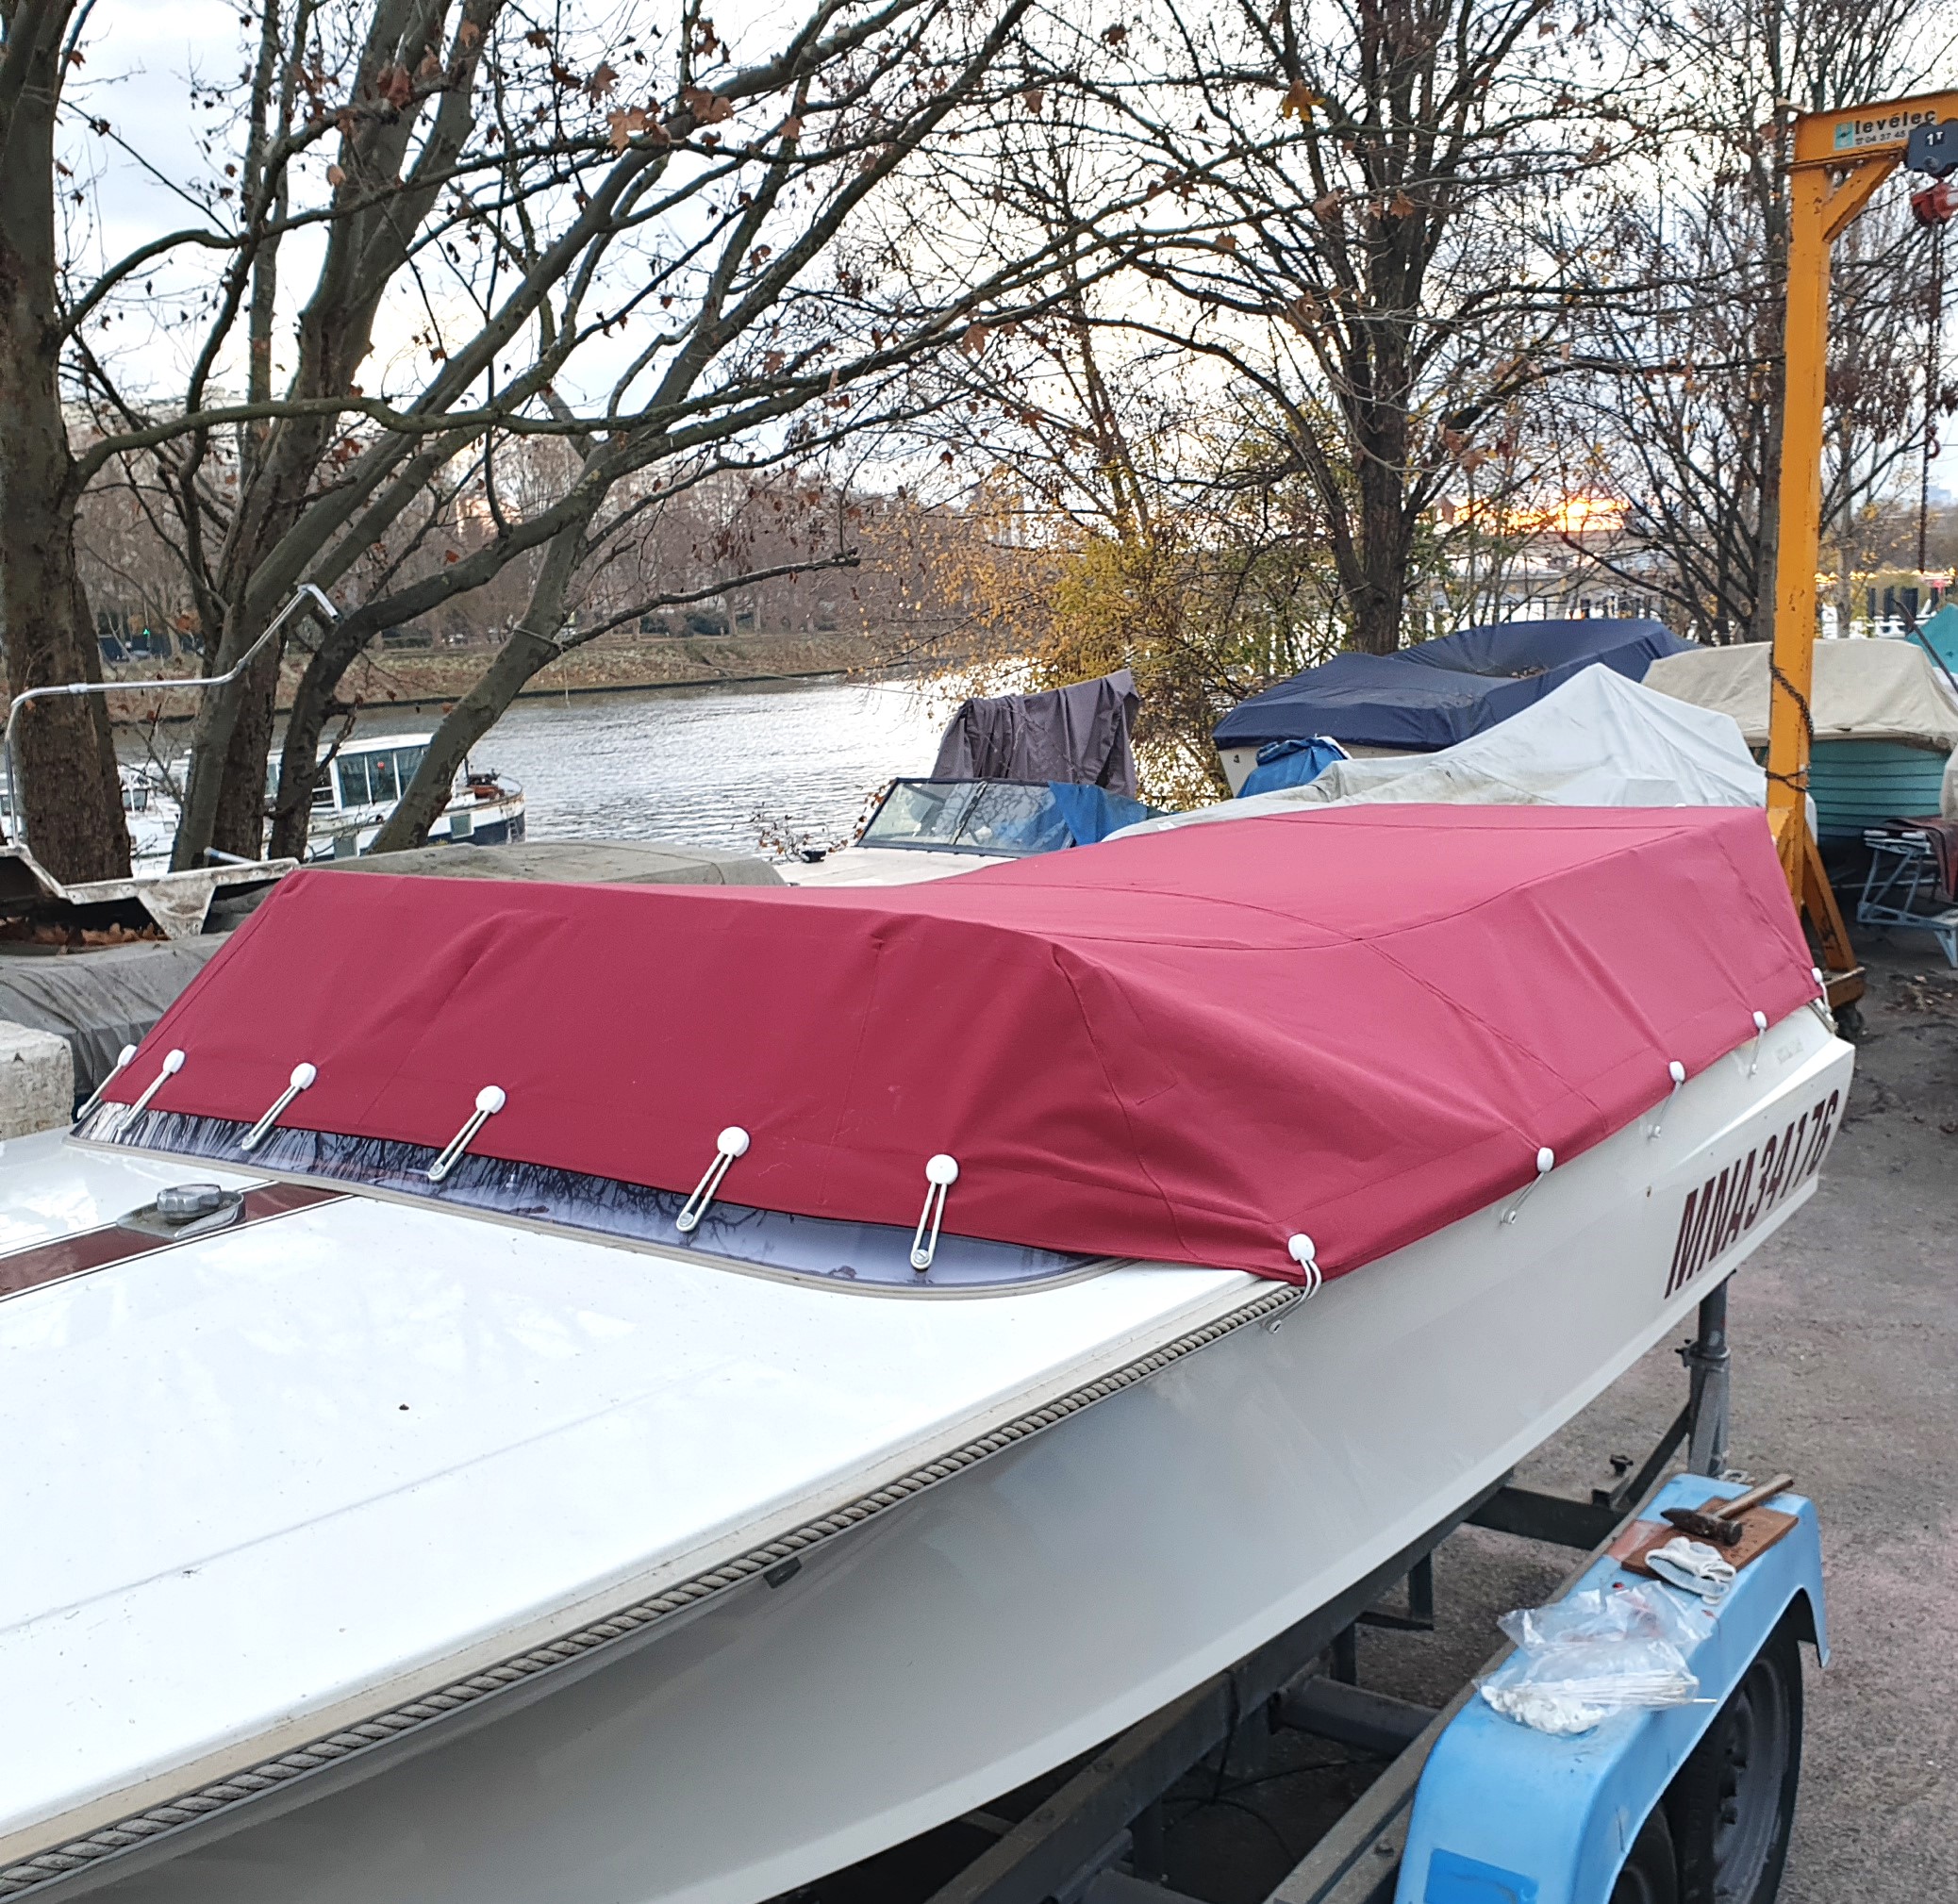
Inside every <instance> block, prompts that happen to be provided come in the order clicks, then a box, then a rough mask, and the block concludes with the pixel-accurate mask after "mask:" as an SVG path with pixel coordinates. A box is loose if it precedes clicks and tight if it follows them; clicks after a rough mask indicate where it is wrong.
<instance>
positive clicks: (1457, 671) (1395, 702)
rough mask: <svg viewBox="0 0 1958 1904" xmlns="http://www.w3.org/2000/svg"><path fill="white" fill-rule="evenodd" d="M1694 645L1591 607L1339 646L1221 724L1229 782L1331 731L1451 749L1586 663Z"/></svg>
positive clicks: (1630, 666)
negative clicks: (1287, 744) (1584, 613)
mask: <svg viewBox="0 0 1958 1904" xmlns="http://www.w3.org/2000/svg"><path fill="white" fill-rule="evenodd" d="M1690 646H1691V644H1690V643H1689V642H1685V641H1683V640H1681V639H1680V637H1678V636H1677V635H1674V634H1673V633H1671V632H1670V630H1668V629H1667V628H1666V627H1664V626H1663V625H1661V624H1660V623H1659V622H1657V621H1629V620H1627V621H1621V620H1616V619H1607V618H1605V617H1593V618H1591V619H1589V620H1586V621H1499V622H1493V623H1491V624H1490V625H1489V626H1487V627H1483V628H1465V629H1463V630H1462V631H1461V632H1460V633H1459V634H1455V635H1443V636H1440V637H1436V638H1435V640H1433V641H1419V642H1417V643H1416V644H1415V645H1414V646H1413V647H1411V648H1403V649H1402V650H1401V651H1400V652H1399V653H1398V654H1336V655H1335V656H1334V657H1333V658H1332V660H1330V661H1327V662H1324V663H1322V664H1321V665H1320V666H1319V667H1317V668H1308V669H1306V670H1305V671H1303V673H1300V674H1295V675H1293V676H1292V678H1291V679H1290V680H1289V681H1281V682H1280V683H1279V684H1278V685H1277V686H1276V687H1268V688H1266V689H1265V691H1264V692H1263V693H1262V694H1253V696H1252V697H1251V699H1250V700H1248V701H1245V702H1242V703H1240V704H1238V705H1237V706H1236V707H1234V708H1232V709H1231V711H1230V712H1229V713H1228V714H1226V715H1225V716H1224V718H1223V719H1222V720H1220V721H1219V722H1218V724H1217V729H1216V734H1215V739H1216V742H1217V749H1218V753H1219V754H1220V756H1221V757H1222V760H1223V766H1224V775H1225V778H1226V779H1227V780H1228V781H1229V782H1230V786H1231V791H1232V792H1234V793H1235V792H1236V790H1237V789H1238V788H1239V787H1240V786H1243V785H1244V782H1245V780H1246V778H1247V777H1248V776H1249V775H1250V773H1251V772H1252V770H1253V768H1254V767H1255V766H1256V765H1257V764H1258V755H1259V753H1261V752H1262V751H1263V750H1264V749H1265V748H1267V747H1269V746H1273V745H1275V744H1277V743H1280V742H1283V741H1287V740H1306V739H1311V738H1313V737H1317V736H1324V737H1328V738H1330V739H1333V740H1336V741H1337V742H1338V743H1339V744H1340V746H1342V747H1343V748H1345V749H1346V750H1347V751H1348V752H1352V751H1353V750H1355V749H1359V750H1363V751H1365V752H1369V753H1432V752H1434V751H1435V749H1436V748H1442V747H1452V746H1453V745H1454V744H1455V743H1456V742H1458V741H1462V740H1466V739H1468V737H1469V736H1470V735H1471V734H1480V733H1482V732H1484V731H1485V729H1487V728H1490V727H1493V726H1495V725H1496V724H1497V723H1498V722H1499V721H1502V720H1508V719H1509V717H1510V716H1511V715H1513V714H1516V713H1517V712H1518V711H1519V710H1520V709H1522V708H1525V707H1528V706H1530V705H1531V704H1533V703H1534V702H1536V701H1540V700H1541V699H1542V698H1543V697H1544V696H1545V695H1546V694H1549V693H1551V692H1552V691H1553V690H1555V689H1556V688H1557V687H1561V686H1562V685H1563V684H1564V683H1565V682H1566V681H1568V680H1569V679H1570V678H1571V677H1572V676H1573V675H1575V674H1577V673H1578V672H1580V671H1582V670H1584V669H1586V668H1591V667H1598V666H1602V667H1605V668H1609V669H1611V670H1613V671H1615V672H1617V673H1619V674H1622V675H1624V676H1626V677H1627V679H1629V680H1633V681H1637V680H1641V679H1642V678H1643V677H1644V675H1645V671H1646V670H1647V669H1648V668H1649V667H1651V664H1652V662H1653V661H1655V660H1657V659H1658V658H1659V657H1661V656H1662V655H1667V654H1680V653H1682V652H1684V650H1686V649H1687V648H1689V647H1690Z"/></svg>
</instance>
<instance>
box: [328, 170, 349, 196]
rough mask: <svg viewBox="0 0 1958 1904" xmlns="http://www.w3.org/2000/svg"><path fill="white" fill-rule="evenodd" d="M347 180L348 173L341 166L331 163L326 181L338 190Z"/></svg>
mask: <svg viewBox="0 0 1958 1904" xmlns="http://www.w3.org/2000/svg"><path fill="white" fill-rule="evenodd" d="M346 182H347V175H346V174H345V173H343V172H342V171H341V170H340V167H339V166H337V165H329V166H328V167H327V168H326V183H327V184H328V185H330V186H332V187H333V188H334V190H336V191H337V190H339V189H340V187H341V186H343V185H344V184H345V183H346Z"/></svg>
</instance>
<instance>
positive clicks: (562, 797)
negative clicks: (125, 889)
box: [357, 681, 950, 853]
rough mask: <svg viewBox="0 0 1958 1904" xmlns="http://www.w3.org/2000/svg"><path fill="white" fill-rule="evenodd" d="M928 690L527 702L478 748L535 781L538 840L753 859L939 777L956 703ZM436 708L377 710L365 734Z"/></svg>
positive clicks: (530, 825)
mask: <svg viewBox="0 0 1958 1904" xmlns="http://www.w3.org/2000/svg"><path fill="white" fill-rule="evenodd" d="M929 695H930V689H929V687H928V686H918V687H914V686H911V685H909V684H904V683H859V682H838V681H821V682H798V683H795V684H792V685H787V686H783V687H746V688H682V689H672V690H666V691H662V692H658V693H651V694H586V695H566V696H562V697H557V698H550V699H545V698H539V699H537V700H532V701H520V702H518V703H517V704H515V705H514V706H512V707H511V708H510V709H509V711H508V712H507V713H506V714H505V715H504V717H503V719H502V720H499V721H498V722H497V723H496V725H495V727H494V728H492V729H491V730H490V732H489V736H488V737H486V738H485V739H484V740H483V741H482V743H481V744H480V745H479V746H477V747H476V748H475V749H474V750H473V753H472V754H471V756H470V757H471V760H472V762H473V764H474V765H475V766H477V767H490V768H494V769H495V770H497V771H498V772H500V773H505V774H507V775H508V776H509V777H510V778H511V779H513V780H516V781H518V782H520V783H521V784H522V786H523V793H524V800H525V807H526V823H527V829H528V831H527V836H528V837H529V838H531V839H567V838H579V839H660V840H674V841H678V842H680V843H682V844H685V845H689V846H705V847H714V848H718V849H720V850H722V851H733V852H747V853H752V852H754V851H755V849H756V846H757V844H758V843H759V842H760V841H761V839H762V837H763V836H764V834H767V835H769V836H772V838H774V839H776V840H780V839H783V838H785V837H787V838H790V839H802V838H807V839H810V840H812V841H815V842H817V843H822V844H826V843H828V842H830V841H832V840H835V839H839V838H842V837H843V836H846V835H847V834H848V833H849V832H850V831H851V830H852V829H853V828H854V827H855V823H856V821H857V819H858V818H859V816H860V815H861V813H862V811H863V807H864V803H865V801H866V800H867V799H868V797H869V796H870V795H871V793H872V792H874V791H875V789H876V788H877V787H879V786H882V785H883V783H884V782H885V781H887V780H888V779H889V778H890V777H891V776H892V775H893V774H898V773H926V772H929V771H930V770H931V765H932V760H933V758H934V756H935V755H936V753H938V734H939V731H940V729H941V728H942V726H943V724H944V721H945V720H946V719H947V717H948V715H949V712H950V709H949V707H948V706H947V705H946V704H944V703H943V702H942V701H941V702H938V703H934V702H933V701H931V700H930V698H929ZM433 724H434V721H433V718H432V714H431V713H430V712H428V711H423V712H419V713H418V712H416V711H414V710H402V711H400V712H384V711H380V710H375V711H373V712H370V713H369V714H367V715H364V716H363V717H362V719H361V722H360V725H359V728H358V730H357V731H358V733H359V734H360V735H361V736H362V737H367V736H370V735H382V734H400V733H415V732H425V731H426V730H427V729H428V728H429V727H431V726H432V725H433Z"/></svg>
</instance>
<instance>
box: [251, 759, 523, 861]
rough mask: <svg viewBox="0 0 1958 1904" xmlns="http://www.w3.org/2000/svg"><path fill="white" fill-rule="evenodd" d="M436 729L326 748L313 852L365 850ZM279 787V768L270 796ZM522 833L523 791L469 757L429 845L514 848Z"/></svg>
mask: <svg viewBox="0 0 1958 1904" xmlns="http://www.w3.org/2000/svg"><path fill="white" fill-rule="evenodd" d="M433 738H434V736H433V735H429V734H382V735H373V736H370V737H367V738H365V739H361V740H349V741H347V742H345V743H344V744H343V745H341V746H340V747H338V748H331V749H329V748H326V747H323V748H322V749H321V750H320V774H319V778H318V780H316V781H315V782H314V784H313V807H312V817H311V819H310V820H309V821H308V823H307V858H308V859H331V858H335V857H346V856H348V855H350V854H353V853H365V852H367V850H368V849H369V848H370V847H372V846H373V842H374V839H375V837H376V836H378V835H379V833H380V830H381V827H382V825H383V823H384V822H385V821H386V820H387V818H388V816H389V815H390V813H392V812H393V811H394V808H395V806H396V804H397V803H399V801H400V799H401V796H402V795H403V794H404V793H405V792H407V786H408V783H409V782H410V781H411V780H413V779H414V777H415V774H416V773H417V771H418V770H420V768H421V765H422V759H423V755H424V754H425V753H427V752H428V743H429V742H430V740H432V739H433ZM277 791H278V764H277V762H276V761H274V763H273V765H272V769H271V774H270V779H269V782H268V787H267V798H268V799H271V798H274V797H275V796H276V794H277ZM522 838H523V788H522V787H521V786H518V785H517V783H516V782H515V781H514V780H511V779H509V778H508V777H507V776H506V775H505V774H500V773H496V772H494V771H491V770H481V769H476V768H473V767H472V766H470V765H469V763H468V762H464V764H463V765H462V767H461V768H459V769H458V770H456V781H455V785H454V786H452V787H451V788H450V789H449V803H448V804H447V806H445V807H444V808H443V809H442V811H441V812H440V813H439V814H438V815H437V816H436V818H435V820H434V821H433V822H432V823H431V824H430V826H429V829H428V844H429V845H430V846H441V845H448V844H450V843H454V844H456V845H457V846H462V845H468V846H513V845H515V844H516V843H517V842H518V841H519V840H521V839H522Z"/></svg>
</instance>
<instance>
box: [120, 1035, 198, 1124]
mask: <svg viewBox="0 0 1958 1904" xmlns="http://www.w3.org/2000/svg"><path fill="white" fill-rule="evenodd" d="M183 1068H184V1054H183V1052H182V1051H180V1050H177V1049H175V1048H174V1047H173V1048H172V1049H171V1050H170V1051H166V1052H164V1054H163V1063H162V1066H161V1068H159V1069H158V1072H157V1075H156V1076H155V1077H154V1078H152V1079H151V1080H150V1081H149V1083H148V1084H147V1085H145V1086H144V1088H143V1093H142V1096H141V1097H140V1098H138V1099H137V1101H135V1102H134V1103H133V1104H131V1105H130V1106H129V1115H128V1117H126V1118H124V1120H123V1121H124V1123H128V1124H133V1123H134V1122H135V1121H136V1119H137V1118H140V1117H141V1116H142V1114H143V1113H144V1112H145V1111H146V1110H148V1109H149V1107H150V1100H151V1099H152V1098H154V1097H155V1096H156V1095H157V1093H158V1091H160V1090H161V1089H162V1088H163V1086H164V1085H165V1084H168V1083H169V1082H170V1080H171V1079H172V1078H174V1077H175V1076H176V1074H177V1073H178V1072H179V1071H180V1070H182V1069H183ZM111 1075H112V1074H111Z"/></svg>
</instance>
